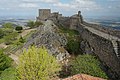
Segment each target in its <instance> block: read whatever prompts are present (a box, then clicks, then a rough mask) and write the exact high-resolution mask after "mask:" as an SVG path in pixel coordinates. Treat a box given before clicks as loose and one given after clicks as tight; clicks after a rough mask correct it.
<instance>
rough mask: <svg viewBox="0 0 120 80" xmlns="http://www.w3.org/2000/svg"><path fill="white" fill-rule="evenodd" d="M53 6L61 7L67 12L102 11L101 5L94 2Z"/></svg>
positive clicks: (75, 1)
mask: <svg viewBox="0 0 120 80" xmlns="http://www.w3.org/2000/svg"><path fill="white" fill-rule="evenodd" d="M53 6H56V7H59V8H61V9H65V10H83V11H85V10H87V11H90V10H98V9H101V7H100V5H98V4H97V3H96V2H95V1H93V0H72V1H71V2H70V3H61V2H58V3H55V4H53Z"/></svg>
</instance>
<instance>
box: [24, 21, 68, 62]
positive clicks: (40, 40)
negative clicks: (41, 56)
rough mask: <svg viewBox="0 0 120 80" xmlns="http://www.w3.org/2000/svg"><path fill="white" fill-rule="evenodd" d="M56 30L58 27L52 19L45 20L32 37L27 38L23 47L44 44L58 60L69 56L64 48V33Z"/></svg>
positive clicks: (65, 42) (65, 40) (65, 41)
mask: <svg viewBox="0 0 120 80" xmlns="http://www.w3.org/2000/svg"><path fill="white" fill-rule="evenodd" d="M58 30H59V29H58V27H57V26H55V25H54V23H53V22H52V21H50V20H47V21H46V22H45V23H44V26H40V27H39V28H38V30H37V31H36V32H35V33H34V34H33V35H32V37H30V39H28V41H27V43H26V44H25V45H24V48H28V47H29V46H30V45H35V46H37V47H41V46H45V47H46V48H47V49H48V52H49V53H51V54H52V55H54V56H55V57H56V58H57V59H58V60H60V61H61V60H63V59H64V58H66V57H69V53H68V52H67V51H66V50H65V49H64V46H65V45H66V44H67V39H66V37H65V36H64V34H60V33H58Z"/></svg>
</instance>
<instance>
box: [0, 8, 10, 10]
mask: <svg viewBox="0 0 120 80" xmlns="http://www.w3.org/2000/svg"><path fill="white" fill-rule="evenodd" d="M0 10H10V8H0Z"/></svg>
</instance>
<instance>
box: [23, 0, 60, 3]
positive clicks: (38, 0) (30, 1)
mask: <svg viewBox="0 0 120 80" xmlns="http://www.w3.org/2000/svg"><path fill="white" fill-rule="evenodd" d="M22 1H23V2H29V3H36V2H44V3H57V2H59V0H22Z"/></svg>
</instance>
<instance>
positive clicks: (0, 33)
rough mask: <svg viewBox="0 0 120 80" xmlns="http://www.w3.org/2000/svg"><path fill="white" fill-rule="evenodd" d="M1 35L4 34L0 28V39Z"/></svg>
mask: <svg viewBox="0 0 120 80" xmlns="http://www.w3.org/2000/svg"><path fill="white" fill-rule="evenodd" d="M3 36H4V31H3V30H2V29H0V39H1V38H3Z"/></svg>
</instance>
